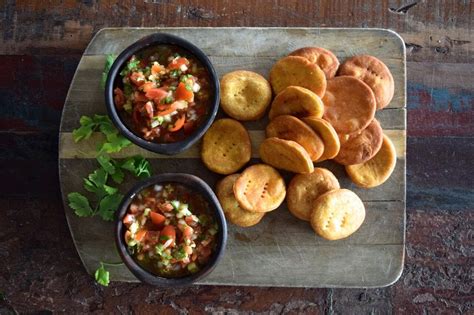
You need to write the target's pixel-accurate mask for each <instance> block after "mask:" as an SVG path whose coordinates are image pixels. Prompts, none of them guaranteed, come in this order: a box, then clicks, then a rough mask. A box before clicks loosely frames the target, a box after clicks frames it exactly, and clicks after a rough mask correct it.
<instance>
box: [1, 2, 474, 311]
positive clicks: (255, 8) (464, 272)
mask: <svg viewBox="0 0 474 315" xmlns="http://www.w3.org/2000/svg"><path fill="white" fill-rule="evenodd" d="M255 3H256V1H252V2H251V1H210V0H207V1H201V2H200V3H196V2H195V1H170V0H149V1H145V2H141V1H130V2H129V1H117V2H114V1H107V2H105V1H103V2H98V1H94V0H92V1H86V0H83V1H72V0H64V1H48V2H46V1H10V0H4V1H1V2H0V17H1V19H0V23H1V24H0V25H1V35H2V38H1V39H0V40H1V44H0V65H1V68H0V70H1V71H0V104H1V105H0V111H1V115H0V176H1V177H2V178H3V180H2V184H1V189H0V213H1V219H0V261H1V262H0V313H1V314H4V313H5V314H8V313H15V312H19V313H24V312H41V313H44V314H47V313H51V312H60V311H63V312H66V313H69V314H72V313H85V312H96V313H133V312H136V313H140V312H146V311H147V312H161V313H183V314H186V313H196V312H206V313H212V312H221V313H225V312H229V313H236V312H238V311H243V312H265V313H266V312H269V313H300V312H305V313H311V314H318V313H337V314H342V313H344V314H348V313H354V314H362V313H377V314H385V313H417V314H419V313H430V314H431V313H439V312H445V313H469V312H473V311H474V309H473V307H474V306H473V303H472V301H473V299H474V294H473V283H474V278H473V277H474V276H473V272H472V270H473V263H472V262H473V258H474V257H473V256H474V254H473V253H474V239H473V238H474V235H473V232H472V226H474V211H473V210H474V197H473V187H474V174H473V169H474V165H473V164H474V163H473V158H474V141H473V140H474V139H473V137H474V89H473V87H474V77H473V75H472V73H474V55H473V53H472V51H473V48H474V47H473V46H474V44H473V42H474V36H473V34H472V21H473V14H472V10H473V4H472V3H471V1H455V0H452V1H349V0H347V1H344V0H339V1H327V2H324V1H258V4H255ZM112 26H308V27H310V26H311V27H324V26H327V27H380V28H390V29H393V30H395V31H397V32H399V33H400V34H401V36H402V37H403V38H404V40H405V42H406V46H407V61H408V62H407V80H408V82H407V88H408V90H407V108H408V142H407V144H408V148H407V249H406V263H405V269H404V272H403V275H402V277H401V279H400V280H399V281H398V282H397V283H396V284H395V285H393V286H391V287H388V288H381V289H288V288H254V287H218V286H196V287H191V288H183V289H168V290H164V289H157V288H153V287H150V286H146V285H141V284H115V283H114V284H111V285H110V286H109V287H108V288H104V287H101V286H99V285H96V284H95V283H94V280H93V279H92V278H91V277H90V276H88V275H87V274H86V272H85V270H84V269H83V267H82V265H81V262H80V260H79V257H78V255H77V253H76V251H75V249H74V246H73V243H72V240H71V237H70V233H69V230H68V228H67V225H66V221H65V216H64V210H63V206H62V202H61V198H60V193H59V183H58V164H57V158H58V152H57V146H58V128H59V121H60V117H61V110H62V107H63V104H64V99H65V96H66V93H67V90H68V88H69V84H70V82H71V79H72V75H73V74H74V71H75V69H76V66H77V64H78V62H79V59H80V57H81V55H82V52H83V51H84V49H85V47H86V45H87V43H88V42H89V41H90V39H91V38H92V36H93V35H94V34H95V33H96V32H97V31H98V30H99V29H101V28H102V27H112Z"/></svg>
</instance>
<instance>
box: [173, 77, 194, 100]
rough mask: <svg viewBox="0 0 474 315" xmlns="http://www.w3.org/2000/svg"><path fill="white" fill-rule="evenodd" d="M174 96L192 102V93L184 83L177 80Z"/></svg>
mask: <svg viewBox="0 0 474 315" xmlns="http://www.w3.org/2000/svg"><path fill="white" fill-rule="evenodd" d="M175 97H176V99H177V100H183V101H187V102H194V93H193V91H192V90H191V91H190V90H188V89H187V88H186V84H184V83H183V82H179V84H178V87H177V88H176V94H175Z"/></svg>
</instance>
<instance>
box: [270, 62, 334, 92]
mask: <svg viewBox="0 0 474 315" xmlns="http://www.w3.org/2000/svg"><path fill="white" fill-rule="evenodd" d="M270 83H271V85H272V88H273V91H274V92H275V94H278V93H280V92H281V91H283V89H285V88H286V87H288V86H291V85H297V86H302V87H305V88H307V89H308V90H311V91H313V92H314V93H316V94H317V95H318V96H319V97H322V96H323V95H324V91H325V90H326V76H325V75H324V72H323V71H322V70H321V68H319V66H317V65H315V64H314V63H311V62H310V61H309V60H308V59H306V58H304V57H299V56H288V57H285V58H282V59H280V60H278V61H277V62H276V63H275V65H273V68H272V69H271V70H270Z"/></svg>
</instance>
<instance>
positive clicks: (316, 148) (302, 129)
mask: <svg viewBox="0 0 474 315" xmlns="http://www.w3.org/2000/svg"><path fill="white" fill-rule="evenodd" d="M265 130H266V135H267V137H268V138H270V137H277V138H280V139H284V140H293V141H295V142H297V143H298V144H299V145H301V146H302V147H303V148H304V149H305V150H306V152H308V154H309V157H310V158H311V161H316V160H317V159H319V158H320V157H321V155H322V154H323V151H324V143H323V141H322V140H321V138H320V137H319V136H318V134H317V133H316V132H314V131H313V129H311V127H309V126H308V125H306V124H305V123H304V122H302V121H301V120H299V119H298V118H296V117H294V116H290V115H281V116H278V117H276V118H275V119H273V120H272V121H271V122H270V123H269V124H268V125H267V128H266V129H265Z"/></svg>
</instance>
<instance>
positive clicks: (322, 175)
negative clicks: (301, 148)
mask: <svg viewBox="0 0 474 315" xmlns="http://www.w3.org/2000/svg"><path fill="white" fill-rule="evenodd" d="M338 188H339V182H338V180H337V178H336V176H334V174H333V173H331V171H329V170H327V169H325V168H320V167H317V168H315V169H314V172H312V173H310V174H297V175H295V176H294V177H293V178H292V179H291V182H290V184H289V185H288V191H287V197H286V203H287V205H288V209H289V210H290V212H291V213H292V214H293V215H294V216H295V217H297V218H299V219H301V220H304V221H309V219H310V218H311V212H312V210H313V207H314V202H315V201H316V199H317V198H318V197H319V196H320V195H322V194H324V193H326V192H328V191H330V190H333V189H338Z"/></svg>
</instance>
